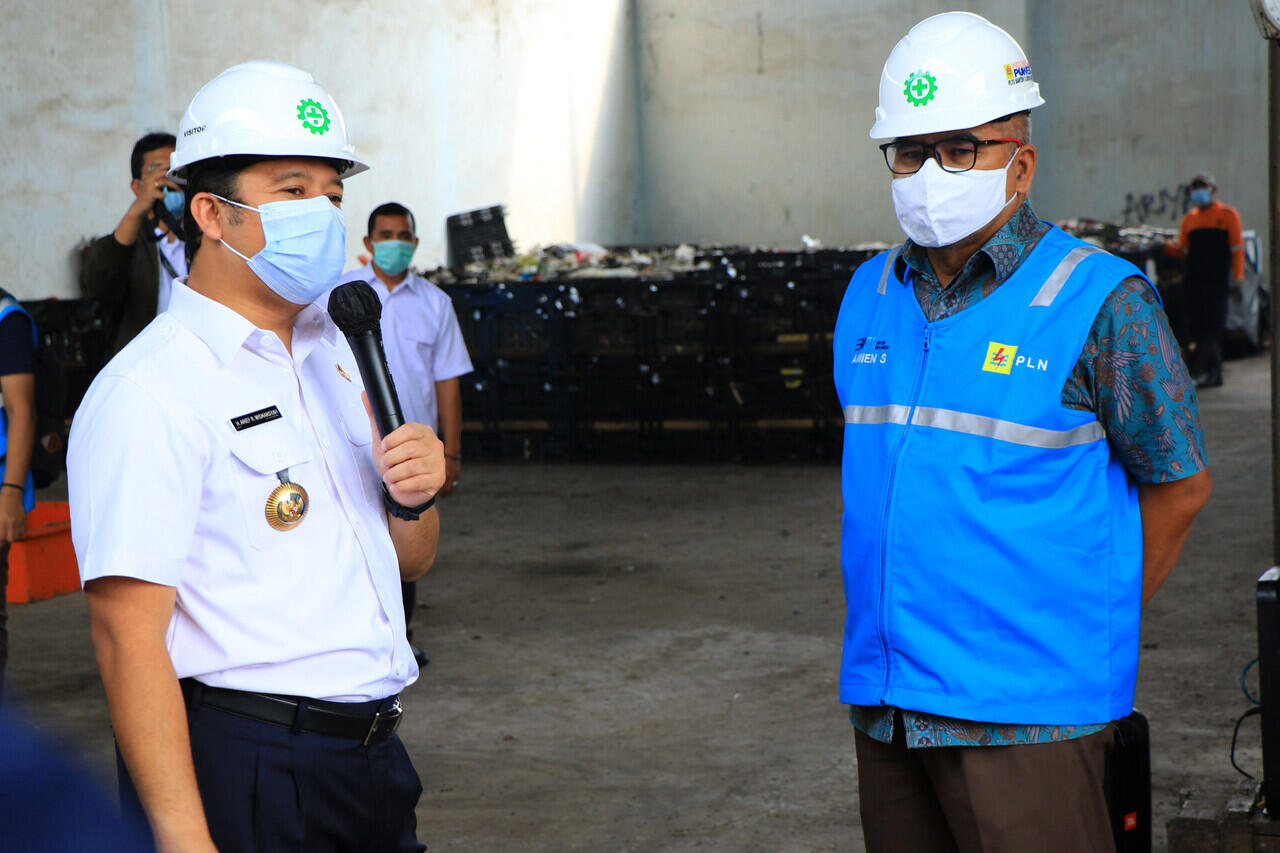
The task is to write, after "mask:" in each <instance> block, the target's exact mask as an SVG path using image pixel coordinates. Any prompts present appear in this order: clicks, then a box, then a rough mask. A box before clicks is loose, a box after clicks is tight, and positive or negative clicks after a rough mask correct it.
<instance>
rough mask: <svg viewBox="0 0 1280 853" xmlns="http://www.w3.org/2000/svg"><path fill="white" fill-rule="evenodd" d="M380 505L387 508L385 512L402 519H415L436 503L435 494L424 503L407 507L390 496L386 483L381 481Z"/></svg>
mask: <svg viewBox="0 0 1280 853" xmlns="http://www.w3.org/2000/svg"><path fill="white" fill-rule="evenodd" d="M382 505H383V506H385V507H386V508H387V512H389V513H391V514H392V515H394V516H395V517H396V518H398V519H400V520H402V521H417V520H418V518H419V517H420V516H421V515H422V514H423V513H424V512H426V511H427V510H429V509H431V508H432V507H433V506H435V505H436V496H435V495H432V496H431V499H430V500H428V501H427V502H426V503H421V504H418V505H417V506H414V507H408V506H405V505H404V504H402V503H400V502H399V501H397V500H396V499H395V498H393V497H391V492H389V491H387V484H386V483H383V484H382Z"/></svg>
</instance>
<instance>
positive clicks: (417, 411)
mask: <svg viewBox="0 0 1280 853" xmlns="http://www.w3.org/2000/svg"><path fill="white" fill-rule="evenodd" d="M357 279H359V280H360V281H366V282H368V283H369V285H370V286H371V287H373V291H374V293H377V294H378V298H379V299H381V300H382V345H383V348H384V349H385V350H386V352H387V366H388V367H390V368H391V378H392V379H393V380H394V381H395V383H396V394H397V396H399V398H400V408H401V410H402V411H403V412H404V417H405V420H406V421H409V422H411V423H419V424H425V425H427V426H429V427H431V428H432V429H436V430H438V429H439V426H440V415H439V410H438V407H437V405H436V383H437V382H442V381H444V380H446V379H453V378H454V377H457V376H462V375H464V374H467V373H470V372H471V371H472V369H473V368H472V366H471V357H470V356H468V355H467V345H466V343H465V342H464V341H463V339H462V330H461V329H460V328H459V327H458V316H457V315H456V314H455V313H454V311H453V302H452V301H450V299H449V295H448V294H447V293H445V292H444V291H443V290H441V289H440V288H438V287H436V286H435V285H434V284H432V283H431V282H429V281H427V280H426V279H425V278H423V277H422V276H420V275H416V274H415V273H412V272H411V273H409V274H408V275H407V276H405V279H404V281H402V282H401V283H400V284H399V285H398V286H397V287H396V289H395V290H391V291H388V290H387V286H386V285H385V284H383V283H382V279H380V278H378V275H377V273H375V272H374V270H373V265H372V264H369V265H368V266H366V267H365V268H364V269H360V270H355V271H353V272H350V273H347V275H346V276H345V277H344V281H355V280H357Z"/></svg>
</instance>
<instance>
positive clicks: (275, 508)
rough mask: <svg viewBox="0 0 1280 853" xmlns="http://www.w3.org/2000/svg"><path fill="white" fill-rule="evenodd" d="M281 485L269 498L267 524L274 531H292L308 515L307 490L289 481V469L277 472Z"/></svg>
mask: <svg viewBox="0 0 1280 853" xmlns="http://www.w3.org/2000/svg"><path fill="white" fill-rule="evenodd" d="M276 477H278V478H279V480H280V485H278V486H276V487H275V488H274V489H272V490H271V494H270V495H268V496H267V506H266V513H267V524H270V525H271V528H272V529H273V530H292V529H293V528H295V527H297V526H298V525H299V524H300V523H301V522H302V519H303V518H305V517H306V515H307V507H308V506H309V503H308V499H307V490H306V489H304V488H302V486H300V485H298V484H297V483H294V482H292V481H290V480H289V469H287V468H286V469H285V470H283V471H277V472H276Z"/></svg>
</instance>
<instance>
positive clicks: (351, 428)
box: [338, 397, 382, 506]
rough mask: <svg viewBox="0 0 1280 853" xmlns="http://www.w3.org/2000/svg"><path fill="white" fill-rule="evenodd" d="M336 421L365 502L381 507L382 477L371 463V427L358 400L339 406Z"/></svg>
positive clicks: (367, 416) (344, 402) (345, 402)
mask: <svg viewBox="0 0 1280 853" xmlns="http://www.w3.org/2000/svg"><path fill="white" fill-rule="evenodd" d="M338 419H339V420H341V421H342V431H343V432H344V433H345V434H346V436H347V443H348V444H349V445H350V448H349V449H350V451H351V457H352V459H353V460H354V461H355V464H356V470H357V471H358V472H359V474H360V487H361V490H362V492H363V494H364V497H365V500H366V501H367V502H368V503H369V504H371V505H376V506H381V505H382V475H381V474H379V473H378V467H377V466H376V465H375V464H374V463H373V425H372V424H371V423H369V414H368V412H366V411H365V410H364V404H363V403H362V402H361V401H360V398H359V397H356V398H355V400H354V401H343V402H342V403H341V404H339V406H338Z"/></svg>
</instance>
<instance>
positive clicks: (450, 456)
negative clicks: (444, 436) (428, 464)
mask: <svg viewBox="0 0 1280 853" xmlns="http://www.w3.org/2000/svg"><path fill="white" fill-rule="evenodd" d="M444 458H445V459H452V460H453V461H454V462H461V461H462V454H461V453H458V454H453V453H446V454H445V455H444Z"/></svg>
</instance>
